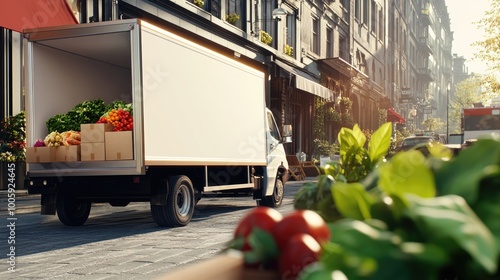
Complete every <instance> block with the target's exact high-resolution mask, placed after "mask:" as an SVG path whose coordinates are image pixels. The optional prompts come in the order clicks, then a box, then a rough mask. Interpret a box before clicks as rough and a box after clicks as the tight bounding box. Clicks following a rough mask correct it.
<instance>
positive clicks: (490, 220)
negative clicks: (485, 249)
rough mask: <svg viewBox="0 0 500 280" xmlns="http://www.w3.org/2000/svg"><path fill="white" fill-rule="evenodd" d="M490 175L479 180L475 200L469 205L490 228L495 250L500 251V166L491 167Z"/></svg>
mask: <svg viewBox="0 0 500 280" xmlns="http://www.w3.org/2000/svg"><path fill="white" fill-rule="evenodd" d="M491 174H492V176H491V177H488V178H485V179H484V180H483V181H482V182H481V189H480V193H479V198H478V200H477V202H476V203H475V204H473V205H471V208H472V210H474V212H475V213H476V214H477V215H478V217H479V218H480V219H481V220H482V221H483V222H484V224H485V225H486V226H487V227H488V228H489V229H490V231H491V232H492V233H493V235H494V236H495V238H496V243H497V250H498V251H499V252H500V223H499V222H498V221H500V207H498V202H499V201H500V188H499V187H498V186H500V166H496V167H491Z"/></svg>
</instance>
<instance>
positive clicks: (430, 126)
mask: <svg viewBox="0 0 500 280" xmlns="http://www.w3.org/2000/svg"><path fill="white" fill-rule="evenodd" d="M422 126H423V127H425V129H426V130H429V131H437V130H439V129H440V128H441V127H443V126H444V123H443V121H441V119H440V118H429V119H426V120H425V121H423V122H422Z"/></svg>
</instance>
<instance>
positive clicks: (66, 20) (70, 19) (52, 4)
mask: <svg viewBox="0 0 500 280" xmlns="http://www.w3.org/2000/svg"><path fill="white" fill-rule="evenodd" d="M77 23H78V20H77V19H76V17H75V15H74V14H73V11H72V10H71V8H70V6H69V4H68V2H66V0H1V1H0V27H5V28H7V29H11V30H14V31H17V32H23V29H27V28H40V27H46V26H58V25H70V24H77Z"/></svg>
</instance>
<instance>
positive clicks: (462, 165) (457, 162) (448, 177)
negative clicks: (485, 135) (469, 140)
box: [436, 139, 500, 204]
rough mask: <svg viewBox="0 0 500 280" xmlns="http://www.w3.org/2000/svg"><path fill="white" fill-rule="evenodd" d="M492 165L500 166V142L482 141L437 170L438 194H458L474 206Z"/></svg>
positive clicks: (461, 152)
mask: <svg viewBox="0 0 500 280" xmlns="http://www.w3.org/2000/svg"><path fill="white" fill-rule="evenodd" d="M490 165H497V166H498V165H500V141H497V140H494V139H480V140H478V141H477V142H476V143H474V144H473V145H472V146H470V147H468V148H465V149H463V150H462V151H460V153H459V155H458V156H457V157H455V158H454V159H453V160H451V161H450V162H448V163H446V164H444V165H443V166H442V168H440V169H439V170H437V172H436V185H437V188H438V192H439V193H440V194H457V195H460V196H462V197H464V198H465V199H466V200H467V202H468V203H469V204H474V203H475V202H476V200H477V197H478V193H479V183H480V181H481V180H482V178H484V177H485V176H487V175H488V172H487V168H486V167H488V166H490Z"/></svg>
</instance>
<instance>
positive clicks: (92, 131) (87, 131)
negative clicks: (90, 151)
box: [80, 123, 114, 143]
mask: <svg viewBox="0 0 500 280" xmlns="http://www.w3.org/2000/svg"><path fill="white" fill-rule="evenodd" d="M113 128H114V126H113V125H112V124H109V123H90V124H82V125H80V137H81V142H82V143H95V142H101V143H104V137H105V136H104V133H106V132H107V131H113Z"/></svg>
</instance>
